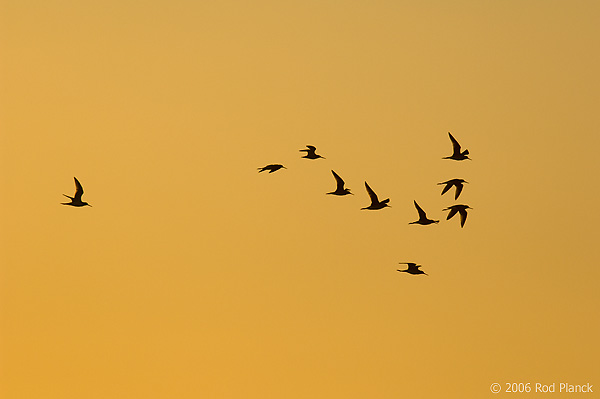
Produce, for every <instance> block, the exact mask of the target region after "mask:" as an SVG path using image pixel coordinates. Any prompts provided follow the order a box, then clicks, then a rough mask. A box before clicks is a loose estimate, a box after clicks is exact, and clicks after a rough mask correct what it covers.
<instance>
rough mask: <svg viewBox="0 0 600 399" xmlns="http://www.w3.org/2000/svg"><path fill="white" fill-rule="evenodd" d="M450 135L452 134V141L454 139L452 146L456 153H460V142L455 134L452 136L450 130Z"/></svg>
mask: <svg viewBox="0 0 600 399" xmlns="http://www.w3.org/2000/svg"><path fill="white" fill-rule="evenodd" d="M448 136H450V141H452V148H453V149H454V153H455V154H460V144H458V141H456V139H455V138H454V136H452V134H451V133H450V132H448Z"/></svg>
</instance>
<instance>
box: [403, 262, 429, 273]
mask: <svg viewBox="0 0 600 399" xmlns="http://www.w3.org/2000/svg"><path fill="white" fill-rule="evenodd" d="M400 264H401V265H408V269H406V270H400V269H398V271H399V272H405V273H408V274H424V275H426V276H428V274H427V273H425V272H424V271H423V270H421V269H419V268H420V267H421V265H417V264H416V263H412V262H400Z"/></svg>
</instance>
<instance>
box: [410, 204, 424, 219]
mask: <svg viewBox="0 0 600 399" xmlns="http://www.w3.org/2000/svg"><path fill="white" fill-rule="evenodd" d="M413 202H414V203H415V208H417V212H419V219H427V215H426V214H425V211H424V210H423V209H422V208H421V207H420V206H419V204H417V201H414V200H413Z"/></svg>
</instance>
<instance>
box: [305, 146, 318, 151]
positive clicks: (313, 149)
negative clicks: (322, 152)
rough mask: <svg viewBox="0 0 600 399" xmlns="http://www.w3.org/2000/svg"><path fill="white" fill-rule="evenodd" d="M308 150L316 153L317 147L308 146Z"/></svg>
mask: <svg viewBox="0 0 600 399" xmlns="http://www.w3.org/2000/svg"><path fill="white" fill-rule="evenodd" d="M306 148H308V149H309V150H310V151H316V150H317V147H315V146H314V145H307V146H306ZM305 151H306V150H305Z"/></svg>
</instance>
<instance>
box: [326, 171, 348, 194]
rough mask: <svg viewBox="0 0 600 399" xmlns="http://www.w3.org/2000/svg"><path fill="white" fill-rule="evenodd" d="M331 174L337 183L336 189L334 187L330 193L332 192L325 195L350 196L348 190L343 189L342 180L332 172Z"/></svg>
mask: <svg viewBox="0 0 600 399" xmlns="http://www.w3.org/2000/svg"><path fill="white" fill-rule="evenodd" d="M331 173H333V177H335V181H336V182H337V187H336V189H335V191H332V192H330V193H327V194H333V195H346V194H352V193H351V192H350V189H349V188H344V180H342V178H341V177H339V176H338V174H337V173H335V172H334V171H333V170H332V171H331Z"/></svg>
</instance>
